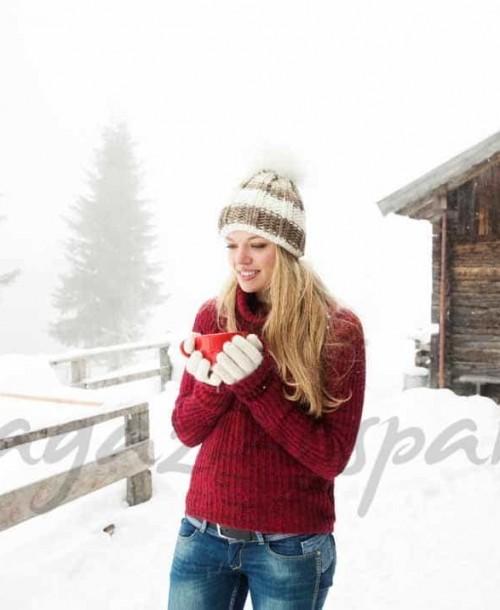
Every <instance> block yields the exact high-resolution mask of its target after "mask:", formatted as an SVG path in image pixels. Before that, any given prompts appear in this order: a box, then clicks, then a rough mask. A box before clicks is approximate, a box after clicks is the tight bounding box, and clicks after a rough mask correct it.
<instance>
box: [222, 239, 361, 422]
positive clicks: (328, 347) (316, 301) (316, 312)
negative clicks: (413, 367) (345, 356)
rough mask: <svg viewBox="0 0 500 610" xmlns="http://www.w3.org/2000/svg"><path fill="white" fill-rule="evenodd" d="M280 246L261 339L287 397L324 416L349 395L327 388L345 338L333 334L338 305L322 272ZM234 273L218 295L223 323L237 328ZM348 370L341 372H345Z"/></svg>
mask: <svg viewBox="0 0 500 610" xmlns="http://www.w3.org/2000/svg"><path fill="white" fill-rule="evenodd" d="M275 247H276V262H275V265H274V268H273V274H272V278H271V283H270V286H269V289H268V295H267V299H266V300H267V301H268V302H269V304H270V309H269V314H268V316H267V319H266V322H265V323H264V326H263V329H262V335H263V337H262V338H263V340H264V342H265V344H266V346H267V349H268V350H269V352H270V353H271V355H272V356H273V358H274V360H275V361H276V364H277V367H278V371H279V375H280V378H281V380H282V382H283V392H284V396H285V397H286V398H288V399H289V400H292V401H296V402H297V403H299V404H300V405H301V406H303V407H304V408H305V409H306V410H307V412H308V413H309V415H311V416H312V417H315V418H320V417H321V416H322V415H323V414H324V413H328V412H332V411H335V410H337V409H338V408H340V406H341V405H342V404H343V403H345V402H346V401H347V400H349V398H350V395H349V396H344V397H334V396H332V395H331V394H330V393H329V392H328V390H327V376H330V378H329V381H330V382H331V376H332V375H333V374H334V373H335V371H334V370H332V366H331V361H332V352H333V350H335V349H338V348H340V347H341V346H342V345H344V344H343V342H342V341H341V340H340V341H339V340H338V339H339V338H340V337H336V336H335V332H334V324H332V323H331V322H332V317H334V315H335V311H336V309H337V307H338V305H337V302H336V300H335V298H334V297H333V296H332V295H331V294H330V292H329V291H328V289H327V288H326V286H325V285H324V283H323V282H322V280H321V279H320V278H319V276H318V275H317V274H316V273H315V272H314V271H313V270H312V269H311V268H310V267H309V266H308V265H307V264H306V263H304V262H303V261H300V260H299V259H297V258H296V257H295V256H293V255H292V254H290V253H289V252H288V251H287V250H284V249H283V248H281V247H280V246H275ZM237 287H238V282H237V280H236V277H235V276H234V274H233V275H232V276H231V278H230V280H229V281H228V283H227V284H226V286H224V288H223V290H222V292H221V294H220V295H219V298H218V300H217V311H218V317H219V324H220V327H221V328H226V329H227V330H228V331H235V330H238V324H237V319H236V294H237ZM345 374H346V373H344V374H343V375H345Z"/></svg>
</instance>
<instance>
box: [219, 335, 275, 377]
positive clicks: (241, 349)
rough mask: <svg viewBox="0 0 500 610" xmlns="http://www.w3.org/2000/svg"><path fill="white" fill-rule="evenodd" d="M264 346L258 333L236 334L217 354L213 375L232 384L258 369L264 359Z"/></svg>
mask: <svg viewBox="0 0 500 610" xmlns="http://www.w3.org/2000/svg"><path fill="white" fill-rule="evenodd" d="M263 350H264V348H263V346H262V343H261V342H260V339H259V338H258V337H257V335H248V337H246V338H245V337H242V336H241V335H235V336H234V337H233V338H232V340H231V341H228V342H227V343H226V344H225V345H224V351H222V352H221V353H220V354H218V355H217V362H216V364H214V365H213V367H212V371H213V375H215V376H216V377H217V378H219V379H222V381H223V382H224V383H225V384H228V385H231V384H233V383H236V382H238V381H241V380H242V379H245V377H248V376H249V375H251V374H252V373H253V372H254V371H256V370H257V368H258V367H259V365H260V363H261V362H262V360H263V355H262V352H263Z"/></svg>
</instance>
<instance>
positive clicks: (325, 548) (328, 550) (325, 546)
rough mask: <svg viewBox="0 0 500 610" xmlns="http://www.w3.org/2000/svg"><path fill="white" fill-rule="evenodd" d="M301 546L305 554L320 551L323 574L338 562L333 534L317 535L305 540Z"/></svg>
mask: <svg viewBox="0 0 500 610" xmlns="http://www.w3.org/2000/svg"><path fill="white" fill-rule="evenodd" d="M301 545H302V548H303V550H304V553H312V552H316V551H320V553H321V572H322V573H324V572H326V571H327V570H328V569H329V568H330V567H331V566H332V564H335V563H336V561H337V550H336V547H335V538H334V537H333V534H316V535H314V536H311V537H309V538H307V539H306V540H303V541H302V542H301ZM334 569H335V565H334Z"/></svg>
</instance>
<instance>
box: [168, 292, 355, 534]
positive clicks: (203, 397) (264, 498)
mask: <svg viewBox="0 0 500 610" xmlns="http://www.w3.org/2000/svg"><path fill="white" fill-rule="evenodd" d="M237 319H238V325H239V328H240V329H241V330H248V331H250V332H254V333H256V334H257V335H259V336H260V335H261V332H260V331H261V329H262V325H263V323H264V321H265V318H262V317H259V316H257V315H255V314H254V313H253V312H252V310H251V308H250V303H249V296H248V295H247V294H245V293H244V292H243V291H241V290H240V289H238V298H237ZM330 329H331V331H333V334H334V336H335V337H336V338H338V339H340V340H343V341H344V342H345V343H346V345H345V347H344V348H342V349H338V350H337V351H335V353H334V354H333V355H332V357H331V358H330V362H329V369H328V372H327V377H326V378H327V379H330V380H331V381H330V384H329V391H330V393H331V394H332V395H333V396H335V397H340V396H346V395H347V396H348V395H349V394H350V391H352V396H351V398H350V399H349V400H348V401H347V402H346V403H344V404H343V405H342V406H341V407H340V409H339V410H338V411H336V412H334V413H329V414H326V415H323V417H322V418H321V419H319V420H316V419H314V418H312V417H311V416H309V415H307V414H306V413H305V412H304V410H303V409H301V408H300V407H299V406H298V404H297V403H294V402H292V401H290V400H287V399H286V398H285V397H284V396H283V393H282V383H281V380H280V378H279V376H278V374H277V369H276V365H275V362H274V359H273V358H272V356H271V355H270V354H269V352H268V351H267V350H266V349H265V347H264V359H263V362H262V363H261V365H260V366H259V367H258V369H257V370H256V371H255V372H253V373H252V374H251V375H249V376H248V377H247V378H245V379H243V380H242V381H240V382H238V383H235V384H233V385H225V384H223V383H222V384H221V385H220V386H219V387H218V388H214V387H212V386H209V385H207V384H204V383H202V382H199V381H197V380H196V379H195V378H194V377H193V376H192V375H190V374H189V373H187V372H186V371H185V372H184V375H183V378H182V381H181V386H180V392H179V396H178V398H177V400H176V403H175V408H174V411H173V415H172V423H173V426H174V428H175V431H176V432H177V434H178V436H179V438H180V440H181V441H182V442H183V443H184V444H185V445H188V446H190V447H194V446H196V445H199V444H200V443H201V447H200V450H199V452H198V455H197V458H196V462H195V465H194V467H193V471H192V474H191V483H190V488H189V491H188V495H187V499H186V513H187V514H190V515H193V516H196V517H198V518H201V519H207V520H208V521H213V522H216V523H221V524H224V525H227V526H231V527H235V528H239V529H249V530H257V531H260V532H264V533H291V534H292V533H327V532H330V531H332V530H333V527H334V522H335V507H334V495H333V490H334V478H335V477H336V476H337V475H338V474H340V473H341V472H342V470H343V469H344V468H345V466H346V465H347V462H348V460H349V457H350V455H351V453H352V450H353V448H354V444H355V441H356V435H357V433H358V429H359V424H360V421H361V413H362V408H363V400H364V391H365V346H364V337H363V329H362V325H361V323H360V321H359V319H358V318H357V317H356V316H355V315H354V313H352V312H351V311H350V310H348V309H346V308H340V309H338V310H337V311H334V312H332V313H331V315H330ZM193 330H194V331H196V332H199V333H202V334H205V333H213V332H220V331H221V330H223V329H220V328H218V326H217V316H216V307H215V300H211V301H208V302H207V303H205V304H204V305H203V306H202V307H201V309H200V310H199V312H198V315H197V316H196V320H195V323H194V327H193ZM261 338H262V337H261ZM351 364H352V366H350V365H351ZM347 371H348V372H347ZM346 372H347V374H344V376H343V379H342V380H341V381H335V379H337V378H338V376H337V374H342V373H346Z"/></svg>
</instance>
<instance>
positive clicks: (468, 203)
mask: <svg viewBox="0 0 500 610" xmlns="http://www.w3.org/2000/svg"><path fill="white" fill-rule="evenodd" d="M377 205H378V206H379V208H380V210H381V212H382V213H383V214H384V215H387V214H390V213H396V214H402V215H405V216H409V217H410V218H418V219H425V220H428V221H429V222H430V223H432V237H433V248H432V313H431V321H432V322H433V323H436V324H438V325H439V333H438V334H436V335H433V336H432V338H431V364H430V385H431V387H438V388H450V389H452V390H453V391H454V392H456V393H458V394H462V395H468V394H473V393H480V394H483V395H485V396H489V397H491V398H493V399H494V400H496V401H497V402H500V132H498V133H496V134H494V135H493V136H491V137H489V138H487V139H486V140H484V141H483V142H480V143H479V144H477V145H476V146H474V147H472V148H470V149H469V150H467V151H465V152H464V153H462V154H460V155H458V156H456V157H454V158H452V159H450V161H448V162H446V163H444V164H443V165H440V166H439V167H437V168H436V169H434V170H432V171H430V172H428V173H427V174H425V175H424V176H422V177H421V178H419V179H418V180H415V181H414V182H412V183H410V184H408V185H407V186H405V187H403V188H402V189H400V190H398V191H396V192H395V193H393V194H392V195H389V196H388V197H386V198H385V199H383V200H381V201H379V202H378V203H377Z"/></svg>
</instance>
